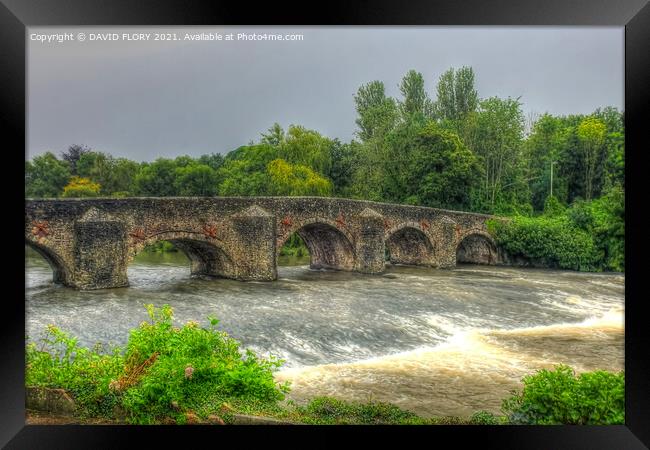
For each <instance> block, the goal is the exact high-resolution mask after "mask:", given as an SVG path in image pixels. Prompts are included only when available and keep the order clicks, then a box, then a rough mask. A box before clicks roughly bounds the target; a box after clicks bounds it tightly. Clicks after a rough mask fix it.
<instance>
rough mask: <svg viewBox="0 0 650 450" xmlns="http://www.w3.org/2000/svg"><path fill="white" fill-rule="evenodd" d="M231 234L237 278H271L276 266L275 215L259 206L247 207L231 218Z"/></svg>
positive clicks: (274, 273)
mask: <svg viewBox="0 0 650 450" xmlns="http://www.w3.org/2000/svg"><path fill="white" fill-rule="evenodd" d="M232 224H233V230H234V231H235V236H234V238H233V241H232V243H231V248H232V249H233V250H232V254H233V256H234V258H233V259H234V262H235V273H234V276H229V277H228V278H235V279H237V280H242V281H249V280H258V281H272V280H276V279H277V278H278V271H277V267H276V256H275V252H276V248H275V240H276V226H275V217H274V216H273V215H272V214H270V213H269V212H267V211H265V210H264V209H262V208H260V207H259V206H251V207H250V208H248V209H246V210H245V211H243V212H242V213H240V214H237V215H235V216H233V218H232Z"/></svg>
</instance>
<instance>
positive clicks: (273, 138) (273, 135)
mask: <svg viewBox="0 0 650 450" xmlns="http://www.w3.org/2000/svg"><path fill="white" fill-rule="evenodd" d="M284 138H285V135H284V130H283V129H282V127H281V126H280V124H279V123H277V122H275V123H274V124H273V126H271V128H269V129H268V133H267V134H264V133H262V139H260V144H268V145H273V146H278V145H280V144H281V143H282V142H283V141H284Z"/></svg>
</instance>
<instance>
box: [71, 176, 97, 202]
mask: <svg viewBox="0 0 650 450" xmlns="http://www.w3.org/2000/svg"><path fill="white" fill-rule="evenodd" d="M100 189H101V186H100V185H99V184H98V183H93V182H92V181H90V180H89V179H88V178H81V177H76V176H75V177H72V178H70V182H69V183H68V184H67V185H66V186H65V187H64V188H63V194H62V197H69V198H70V197H73V198H79V197H97V196H98V195H99V191H100Z"/></svg>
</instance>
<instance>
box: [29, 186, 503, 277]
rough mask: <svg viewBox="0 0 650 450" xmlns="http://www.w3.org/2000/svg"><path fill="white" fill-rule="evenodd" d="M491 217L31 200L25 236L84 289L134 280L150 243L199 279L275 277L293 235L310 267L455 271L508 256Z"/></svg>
mask: <svg viewBox="0 0 650 450" xmlns="http://www.w3.org/2000/svg"><path fill="white" fill-rule="evenodd" d="M488 218H490V216H486V215H482V214H472V213H464V212H457V211H447V210H441V209H433V208H425V207H417V206H407V205H395V204H386V203H376V202H368V201H360V200H349V199H338V198H323V197H216V198H180V197H166V198H125V199H115V198H110V199H108V198H102V199H100V198H94V199H56V200H41V199H38V200H36V199H34V200H26V206H25V242H26V244H27V245H29V246H31V247H33V248H34V249H35V250H36V251H38V252H39V253H40V254H41V255H42V256H43V257H44V258H45V259H46V260H47V261H48V262H49V264H50V265H51V266H52V269H53V273H54V275H53V276H54V281H55V282H58V283H62V284H64V285H66V286H71V287H75V288H79V289H100V288H115V287H121V286H128V284H129V282H128V278H127V267H128V265H129V262H130V261H131V260H132V258H133V257H134V256H135V255H136V254H137V253H138V252H140V251H141V250H142V249H143V248H144V246H145V245H147V244H152V243H154V242H156V241H159V240H166V241H170V242H172V243H173V244H174V245H175V246H176V247H177V248H179V249H180V250H182V251H183V252H185V254H186V255H187V256H188V258H189V260H190V262H191V273H192V274H193V275H205V276H215V277H225V278H232V279H236V280H275V279H277V256H278V254H279V252H280V249H281V248H282V246H283V244H284V243H285V242H286V240H287V239H288V238H289V237H290V236H291V235H292V234H293V233H297V234H298V235H299V236H300V237H301V238H302V239H303V240H304V242H305V243H306V245H307V247H308V248H309V253H310V256H311V267H312V268H325V269H335V270H348V271H357V272H361V273H381V272H383V271H384V267H385V261H386V256H387V254H388V259H389V260H390V261H391V262H392V263H394V264H409V265H423V266H430V267H440V268H450V267H455V266H456V263H457V262H470V263H479V264H498V263H501V262H502V261H503V257H502V255H501V252H500V251H499V250H498V249H497V247H496V245H495V243H494V241H493V239H492V237H491V236H490V235H489V233H488V232H487V229H486V223H485V222H486V220H487V219H488Z"/></svg>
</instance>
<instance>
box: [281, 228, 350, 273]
mask: <svg viewBox="0 0 650 450" xmlns="http://www.w3.org/2000/svg"><path fill="white" fill-rule="evenodd" d="M294 233H296V234H298V236H300V238H301V239H302V240H303V242H304V243H305V245H306V246H307V249H308V250H309V255H310V258H311V260H310V264H309V267H310V268H312V269H334V270H353V269H354V266H355V261H356V252H355V250H354V248H355V247H354V239H353V237H352V235H351V234H350V233H349V232H348V231H347V230H345V229H344V227H342V226H339V224H337V223H336V222H335V221H331V220H328V219H323V218H316V217H314V218H309V219H305V220H301V221H300V222H298V223H296V224H292V225H291V226H290V227H289V228H287V229H285V230H284V231H283V232H282V233H281V234H280V237H279V239H278V242H277V247H276V255H279V254H280V249H281V248H282V246H283V245H284V243H285V242H286V241H287V240H288V239H289V237H290V236H291V235H292V234H294Z"/></svg>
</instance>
